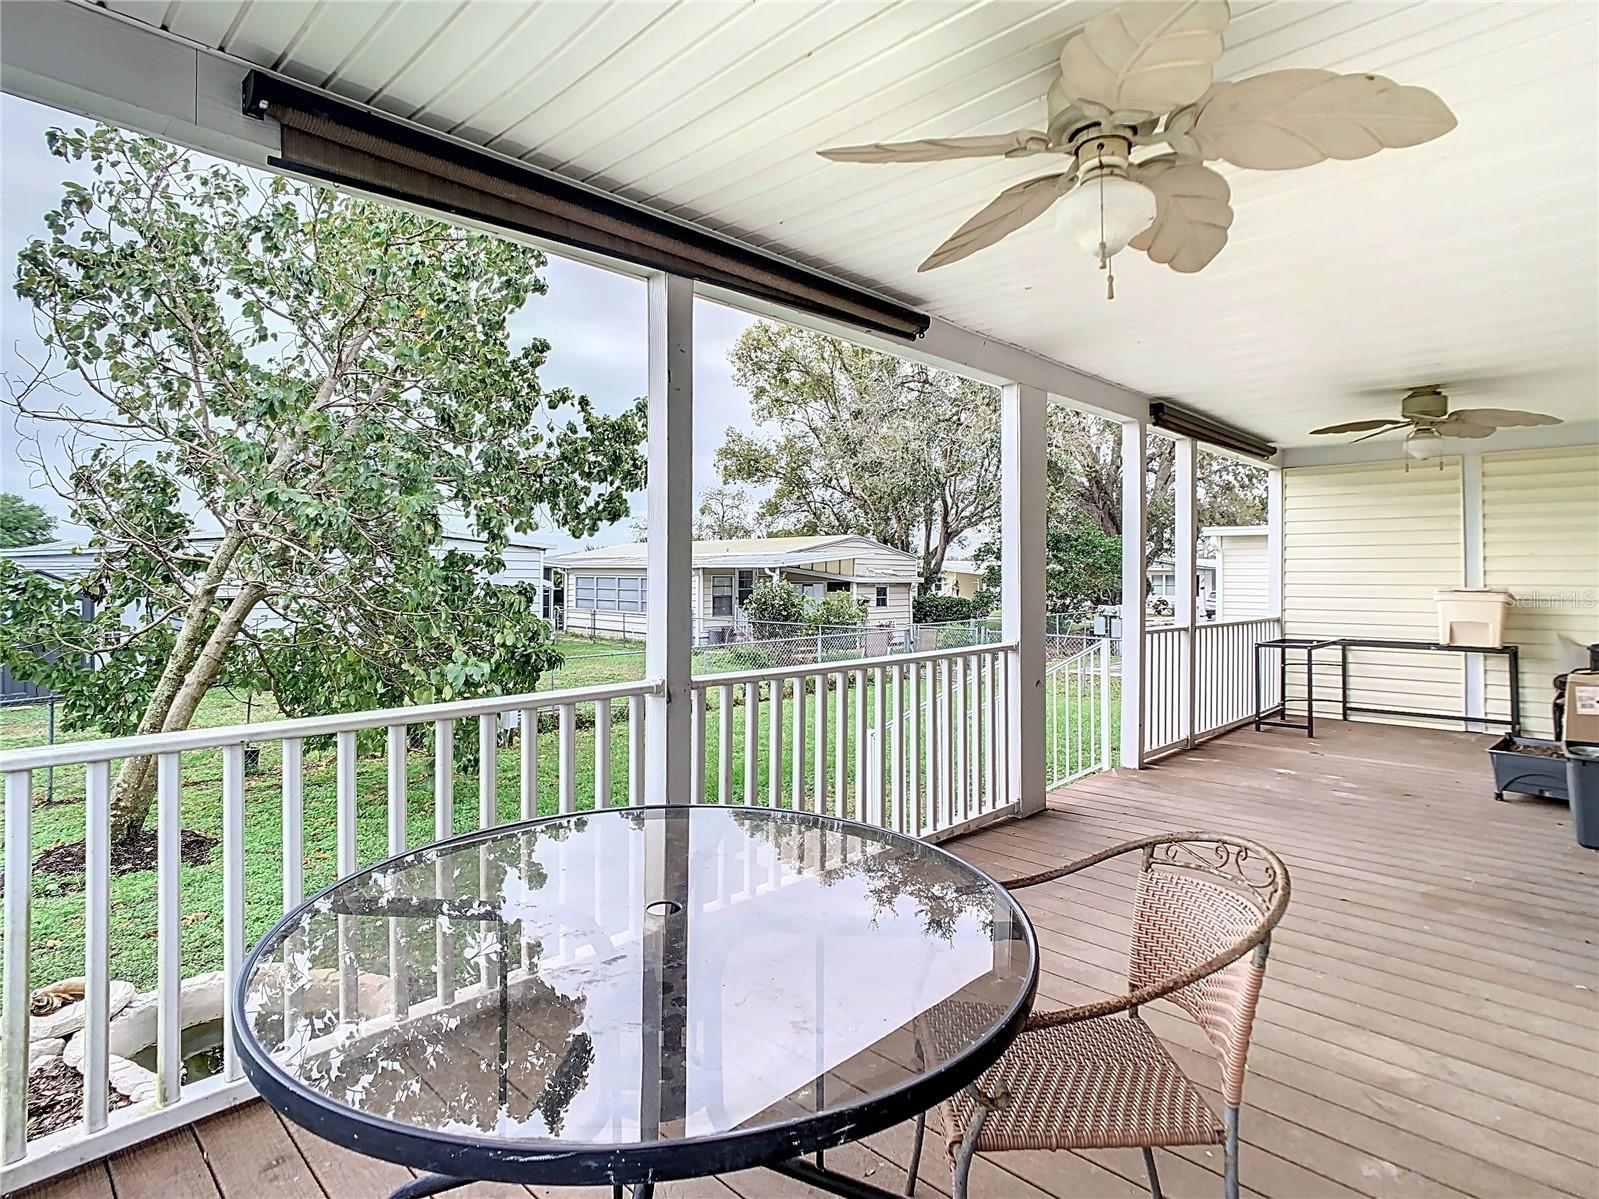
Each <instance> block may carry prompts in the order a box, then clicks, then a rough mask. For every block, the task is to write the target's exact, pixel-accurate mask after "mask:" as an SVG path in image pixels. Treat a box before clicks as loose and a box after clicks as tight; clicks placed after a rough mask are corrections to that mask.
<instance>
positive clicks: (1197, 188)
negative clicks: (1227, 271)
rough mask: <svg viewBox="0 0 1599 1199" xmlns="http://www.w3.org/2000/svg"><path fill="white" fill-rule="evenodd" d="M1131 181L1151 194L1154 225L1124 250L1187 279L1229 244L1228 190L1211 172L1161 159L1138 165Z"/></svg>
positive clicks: (1165, 157)
mask: <svg viewBox="0 0 1599 1199" xmlns="http://www.w3.org/2000/svg"><path fill="white" fill-rule="evenodd" d="M1133 174H1134V177H1135V178H1136V179H1137V180H1138V181H1139V182H1140V183H1142V184H1143V185H1144V186H1145V187H1147V188H1149V189H1150V190H1151V191H1152V192H1154V193H1155V220H1154V223H1153V224H1151V225H1150V226H1149V228H1148V229H1145V230H1144V231H1143V232H1142V233H1140V234H1139V235H1138V236H1137V237H1135V238H1133V239H1132V240H1131V241H1129V242H1128V243H1127V244H1128V245H1129V246H1131V247H1132V248H1133V249H1135V250H1142V251H1144V253H1146V254H1148V255H1149V257H1150V258H1151V259H1152V260H1153V261H1155V262H1160V263H1164V264H1165V265H1167V266H1169V267H1171V269H1172V270H1174V271H1181V272H1182V273H1183V274H1185V275H1191V274H1193V273H1194V272H1195V271H1197V270H1200V269H1201V268H1203V267H1204V266H1206V265H1207V264H1208V263H1209V262H1210V260H1211V259H1212V258H1214V257H1216V255H1217V254H1219V253H1221V248H1222V247H1223V246H1225V245H1226V244H1227V230H1228V228H1229V227H1230V226H1231V225H1232V223H1233V210H1232V206H1231V204H1229V203H1228V201H1229V200H1230V199H1231V198H1232V189H1231V188H1230V187H1228V186H1227V180H1225V179H1223V178H1222V177H1221V176H1220V175H1218V174H1217V173H1216V172H1215V171H1213V170H1211V169H1210V168H1209V167H1207V166H1201V165H1200V164H1199V163H1197V162H1183V161H1181V160H1179V159H1178V158H1177V156H1176V155H1173V154H1163V155H1161V156H1160V157H1159V158H1151V159H1149V160H1148V161H1147V162H1141V163H1139V164H1138V165H1137V166H1136V167H1135V168H1134V170H1133Z"/></svg>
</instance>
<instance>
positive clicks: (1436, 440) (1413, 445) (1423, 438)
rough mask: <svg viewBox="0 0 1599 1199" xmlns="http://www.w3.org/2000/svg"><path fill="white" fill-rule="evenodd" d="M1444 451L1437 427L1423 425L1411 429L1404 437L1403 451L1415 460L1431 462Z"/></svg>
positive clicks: (1442, 440)
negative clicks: (1431, 427)
mask: <svg viewBox="0 0 1599 1199" xmlns="http://www.w3.org/2000/svg"><path fill="white" fill-rule="evenodd" d="M1443 452H1444V439H1443V436H1442V435H1441V434H1440V433H1439V432H1438V430H1437V429H1429V428H1427V427H1426V426H1425V425H1423V426H1422V427H1420V428H1418V429H1414V430H1412V431H1411V434H1410V436H1409V437H1407V438H1405V453H1407V454H1409V455H1410V456H1411V457H1412V458H1414V459H1415V460H1416V461H1417V462H1431V461H1432V460H1433V459H1434V458H1437V457H1439V456H1440V455H1441V454H1442V453H1443Z"/></svg>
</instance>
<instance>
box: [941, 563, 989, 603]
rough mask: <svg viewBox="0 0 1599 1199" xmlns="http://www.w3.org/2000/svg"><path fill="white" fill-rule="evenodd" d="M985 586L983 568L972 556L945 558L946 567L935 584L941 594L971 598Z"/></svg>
mask: <svg viewBox="0 0 1599 1199" xmlns="http://www.w3.org/2000/svg"><path fill="white" fill-rule="evenodd" d="M982 587H983V568H982V566H981V565H980V564H979V563H977V562H976V561H975V560H974V559H971V558H945V559H944V569H943V571H942V572H941V573H940V574H939V576H938V579H937V581H936V582H935V583H934V584H933V590H934V591H936V592H938V594H939V595H957V596H959V597H960V598H961V599H971V598H972V597H973V596H974V595H976V594H977V593H978V592H979V591H981V590H982Z"/></svg>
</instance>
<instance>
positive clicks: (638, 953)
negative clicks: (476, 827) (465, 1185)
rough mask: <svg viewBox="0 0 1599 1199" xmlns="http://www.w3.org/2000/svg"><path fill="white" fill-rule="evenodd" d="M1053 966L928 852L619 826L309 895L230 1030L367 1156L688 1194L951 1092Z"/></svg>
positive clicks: (241, 986)
mask: <svg viewBox="0 0 1599 1199" xmlns="http://www.w3.org/2000/svg"><path fill="white" fill-rule="evenodd" d="M1037 958H1038V954H1037V949H1036V945H1035V943H1034V940H1033V934H1032V930H1031V927H1030V925H1029V924H1028V922H1027V919H1026V917H1025V916H1024V915H1023V914H1022V911H1021V909H1020V907H1019V906H1018V905H1017V903H1016V902H1015V900H1014V899H1013V898H1012V897H1011V895H1010V894H1009V893H1008V892H1007V891H1006V890H1005V889H1004V888H1003V887H1001V886H1000V885H999V884H997V883H995V882H994V881H993V880H992V879H989V878H988V877H987V876H985V875H983V874H982V873H980V872H979V871H977V870H975V869H974V868H972V867H971V866H969V865H967V864H966V863H964V862H962V861H961V860H960V859H958V858H955V857H954V856H952V855H950V854H948V853H946V852H944V851H943V850H940V849H937V848H935V847H932V846H929V845H926V844H924V843H922V842H920V841H916V840H913V839H911V838H909V837H904V836H901V835H898V834H895V833H890V832H884V831H881V830H877V829H872V828H869V827H867V826H864V825H858V824H852V823H849V822H845V821H841V820H836V819H830V818H826V817H820V816H815V815H809V814H805V813H794V812H787V811H781V810H771V809H749V808H732V807H717V806H693V807H688V806H685V807H666V808H660V807H658V808H627V809H608V810H602V811H599V812H587V813H578V814H573V815H568V816H559V817H553V818H548V819H543V820H536V821H531V822H528V823H523V824H516V825H507V826H502V827H500V828H495V829H490V830H486V831H484V832H481V833H475V834H471V835H468V836H465V837H459V838H456V839H454V840H452V841H447V842H443V843H440V844H438V845H434V846H430V847H428V848H425V849H420V850H416V851H413V852H410V853H406V854H402V855H400V856H399V857H396V858H393V859H391V860H389V861H387V862H384V863H381V864H380V865H377V866H375V867H372V868H371V869H368V870H366V871H364V872H361V873H358V874H355V875H352V876H351V877H349V878H347V879H345V880H344V881H342V882H340V883H338V884H336V885H335V886H333V887H332V888H330V889H329V890H327V891H325V892H323V893H322V894H320V895H318V896H316V897H315V898H313V899H311V900H309V901H307V902H306V903H305V904H303V905H302V906H301V907H299V908H298V909H296V910H295V911H294V912H292V913H290V914H289V915H288V916H286V917H285V918H284V919H283V920H282V921H281V922H280V923H279V924H278V926H277V927H276V928H275V929H273V931H272V932H271V933H269V934H268V935H267V937H266V938H265V939H263V940H262V942H261V944H260V945H259V946H257V948H256V949H255V951H254V952H253V953H252V954H251V955H250V958H249V960H248V961H247V962H246V965H245V968H244V970H243V972H242V974H241V976H240V979H239V983H238V987H237V991H236V993H235V997H234V999H235V1007H234V1025H235V1037H236V1042H237V1044H238V1047H239V1050H240V1054H241V1059H242V1061H243V1063H244V1066H245V1070H246V1072H247V1074H248V1075H249V1077H250V1078H251V1080H252V1081H253V1082H254V1083H255V1084H256V1086H257V1087H258V1088H259V1089H260V1090H261V1091H262V1093H263V1095H265V1096H266V1098H267V1099H268V1100H269V1101H270V1102H272V1103H273V1105H274V1106H275V1107H277V1108H278V1109H279V1110H280V1111H283V1112H284V1113H285V1114H286V1115H288V1116H290V1117H291V1118H293V1119H296V1120H298V1121H299V1122H301V1123H304V1124H307V1125H308V1126H309V1127H311V1128H312V1129H313V1130H314V1131H317V1132H319V1133H321V1134H322V1135H324V1136H327V1137H330V1138H331V1139H334V1140H336V1141H341V1142H342V1143H344V1144H347V1145H350V1146H352V1147H354V1148H358V1149H361V1150H362V1151H363V1152H366V1153H369V1154H372V1155H375V1156H379V1157H387V1158H390V1159H391V1160H395V1161H401V1162H404V1163H406V1164H408V1165H413V1166H418V1167H421V1168H424V1169H431V1170H437V1171H439V1172H443V1173H455V1174H459V1175H462V1176H468V1177H478V1178H503V1179H506V1180H513V1181H514V1180H537V1179H542V1180H543V1181H545V1182H550V1183H560V1182H573V1183H577V1182H591V1181H600V1180H611V1181H626V1180H628V1179H629V1178H630V1177H633V1176H637V1177H644V1176H650V1177H655V1178H669V1177H681V1176H687V1175H693V1174H702V1173H710V1172H714V1171H722V1170H728V1169H737V1168H742V1167H744V1166H749V1165H755V1164H760V1163H761V1162H764V1161H772V1160H777V1159H778V1158H785V1157H790V1156H794V1155H796V1154H799V1153H804V1152H809V1151H811V1150H813V1149H816V1148H821V1147H824V1146H826V1145H830V1144H837V1143H839V1142H841V1141H843V1140H853V1139H858V1138H859V1137H861V1136H865V1135H868V1134H869V1133H871V1132H873V1131H876V1130H878V1129H880V1128H884V1127H888V1126H889V1125H890V1124H893V1123H896V1122H898V1121H899V1120H902V1119H905V1118H907V1117H908V1116H910V1115H912V1114H914V1113H915V1112H918V1111H922V1110H925V1109H926V1108H928V1107H930V1106H932V1105H933V1104H935V1103H936V1102H938V1100H939V1099H941V1098H943V1097H945V1096H947V1095H950V1094H953V1093H954V1092H955V1091H957V1090H959V1089H960V1088H961V1087H962V1086H964V1085H966V1084H967V1083H968V1082H971V1081H972V1080H973V1079H975V1078H976V1077H977V1076H978V1075H979V1074H980V1073H981V1072H982V1071H983V1070H984V1069H986V1068H987V1067H988V1066H989V1065H991V1064H992V1063H993V1062H994V1061H995V1060H996V1059H997V1058H998V1056H999V1054H1000V1053H1001V1052H1002V1051H1003V1050H1004V1048H1005V1046H1006V1045H1007V1044H1008V1043H1009V1041H1010V1040H1011V1039H1012V1038H1013V1037H1014V1036H1015V1034H1016V1032H1018V1031H1019V1030H1020V1027H1021V1025H1022V1023H1023V1022H1024V1021H1025V1019H1026V1017H1027V1014H1028V1011H1029V1009H1030V1007H1031V1004H1032V997H1033V990H1034V986H1035V984H1036V979H1037ZM929 1021H933V1022H936V1023H937V1025H938V1028H939V1035H938V1036H931V1037H930V1036H924V1035H922V1032H921V1030H922V1029H923V1028H924V1027H926V1026H927V1025H928V1022H929ZM951 1029H956V1030H958V1035H953V1036H952V1035H951V1034H950V1031H949V1030H951Z"/></svg>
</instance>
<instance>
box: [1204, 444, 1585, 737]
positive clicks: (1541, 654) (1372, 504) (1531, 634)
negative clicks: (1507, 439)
mask: <svg viewBox="0 0 1599 1199" xmlns="http://www.w3.org/2000/svg"><path fill="white" fill-rule="evenodd" d="M1481 463H1482V520H1481V525H1482V546H1481V557H1482V567H1483V572H1482V580H1481V585H1482V586H1488V587H1503V588H1505V589H1507V590H1509V591H1511V592H1512V593H1514V594H1515V595H1516V596H1517V603H1516V604H1515V605H1514V606H1513V607H1512V608H1511V610H1510V613H1509V616H1508V620H1507V622H1506V629H1505V639H1506V641H1507V642H1512V643H1514V644H1516V645H1518V646H1520V648H1521V665H1522V678H1521V703H1522V720H1523V725H1524V729H1525V731H1526V732H1527V733H1529V734H1531V735H1533V736H1549V735H1550V734H1551V732H1552V723H1551V719H1550V713H1549V701H1550V699H1551V698H1552V696H1553V691H1552V688H1551V680H1552V677H1553V675H1554V674H1555V673H1556V672H1557V671H1558V670H1560V669H1566V668H1569V666H1570V665H1572V664H1573V663H1572V662H1571V661H1570V660H1566V659H1562V658H1561V642H1560V640H1559V639H1560V638H1562V637H1563V638H1565V639H1566V642H1565V645H1564V652H1565V653H1566V654H1567V655H1576V654H1578V653H1579V652H1580V650H1579V648H1578V647H1580V646H1584V645H1586V644H1588V643H1589V642H1594V641H1599V602H1596V601H1599V594H1596V593H1599V447H1595V446H1578V447H1568V448H1563V449H1555V450H1536V451H1519V452H1506V453H1497V454H1495V453H1489V454H1484V455H1482V456H1481ZM1463 481H1464V472H1463V470H1462V464H1461V459H1459V458H1447V459H1445V460H1444V462H1443V466H1442V469H1440V467H1439V465H1438V464H1437V463H1411V464H1410V469H1409V471H1408V472H1407V471H1406V470H1405V466H1404V464H1403V463H1398V462H1384V463H1362V464H1359V465H1346V466H1327V467H1299V468H1290V469H1288V470H1285V471H1284V472H1283V621H1284V632H1285V634H1286V635H1288V636H1292V637H1309V636H1327V637H1332V636H1340V635H1341V636H1366V637H1391V638H1405V639H1411V640H1417V641H1428V642H1431V641H1434V640H1436V639H1437V636H1438V623H1437V604H1436V601H1435V599H1434V595H1433V593H1434V592H1435V591H1437V590H1439V589H1440V588H1446V587H1461V586H1466V585H1468V584H1469V583H1471V582H1473V580H1470V579H1468V576H1467V547H1466V544H1465V537H1466V532H1465V531H1466V528H1467V527H1468V526H1467V522H1466V513H1465V504H1466V499H1465V494H1464V483H1463ZM1230 585H1231V580H1230V578H1228V577H1227V576H1225V575H1224V579H1223V587H1224V588H1227V587H1230ZM1323 660H1324V661H1325V662H1326V664H1327V665H1326V668H1325V670H1323V669H1322V668H1321V666H1320V665H1319V663H1320V662H1321V661H1323ZM1350 660H1351V663H1352V667H1351V676H1352V677H1351V689H1350V699H1351V702H1353V703H1358V704H1366V705H1370V706H1374V707H1385V708H1434V709H1438V710H1447V711H1455V712H1463V711H1465V708H1466V672H1467V669H1468V660H1467V659H1466V657H1465V656H1464V655H1453V654H1447V655H1446V654H1421V653H1402V652H1388V653H1385V652H1382V651H1376V650H1362V651H1355V650H1352V651H1350ZM1482 670H1483V677H1484V681H1485V686H1484V696H1485V714H1486V715H1489V716H1505V715H1507V714H1508V712H1509V689H1508V683H1507V680H1506V675H1505V668H1504V664H1503V660H1502V659H1499V658H1496V657H1486V658H1485V659H1484V662H1483V666H1482ZM1302 673H1303V672H1302V671H1294V672H1291V677H1292V678H1293V682H1292V683H1291V690H1292V691H1293V693H1295V694H1303V678H1302ZM1317 675H1318V678H1317V688H1316V692H1317V700H1318V704H1317V711H1318V712H1320V713H1324V714H1326V715H1329V716H1336V715H1337V696H1338V688H1337V655H1336V654H1335V653H1332V652H1326V653H1324V654H1323V655H1322V658H1320V659H1318V670H1317ZM1361 719H1373V720H1387V719H1394V720H1396V721H1397V722H1401V723H1414V724H1428V723H1436V724H1438V725H1439V727H1446V728H1454V729H1459V728H1461V727H1462V725H1461V724H1460V723H1459V722H1428V721H1423V720H1405V719H1404V718H1386V717H1361Z"/></svg>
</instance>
